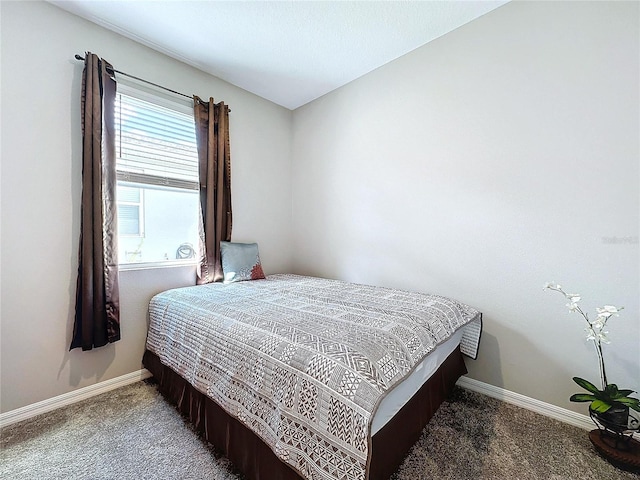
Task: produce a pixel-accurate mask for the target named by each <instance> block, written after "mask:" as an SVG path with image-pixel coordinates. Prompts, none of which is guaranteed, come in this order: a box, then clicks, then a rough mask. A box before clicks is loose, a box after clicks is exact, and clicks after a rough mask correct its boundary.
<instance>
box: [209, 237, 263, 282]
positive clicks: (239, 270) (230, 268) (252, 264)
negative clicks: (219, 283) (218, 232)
mask: <svg viewBox="0 0 640 480" xmlns="http://www.w3.org/2000/svg"><path fill="white" fill-rule="evenodd" d="M220 256H221V258H222V271H223V273H224V283H231V282H242V281H244V280H258V279H260V278H265V277H264V272H263V271H262V265H261V264H260V255H259V254H258V244H257V243H234V242H220Z"/></svg>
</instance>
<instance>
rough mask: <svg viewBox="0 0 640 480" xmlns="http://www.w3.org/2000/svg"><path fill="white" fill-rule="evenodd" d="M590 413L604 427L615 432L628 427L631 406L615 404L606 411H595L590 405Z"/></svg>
mask: <svg viewBox="0 0 640 480" xmlns="http://www.w3.org/2000/svg"><path fill="white" fill-rule="evenodd" d="M589 413H590V414H591V416H592V417H593V418H595V419H596V420H597V421H598V422H599V423H600V424H601V425H602V426H603V427H605V428H607V429H609V430H612V431H614V432H623V431H625V430H627V429H628V426H629V407H627V406H626V405H613V406H612V407H611V408H610V409H609V410H607V411H606V412H604V413H598V412H594V411H593V410H591V407H589Z"/></svg>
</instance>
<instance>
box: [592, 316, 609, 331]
mask: <svg viewBox="0 0 640 480" xmlns="http://www.w3.org/2000/svg"><path fill="white" fill-rule="evenodd" d="M605 323H607V319H606V317H601V316H600V315H598V318H596V319H595V320H594V321H593V323H592V324H591V327H592V328H594V329H597V330H602V327H604V324H605Z"/></svg>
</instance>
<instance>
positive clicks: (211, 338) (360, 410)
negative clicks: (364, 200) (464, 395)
mask: <svg viewBox="0 0 640 480" xmlns="http://www.w3.org/2000/svg"><path fill="white" fill-rule="evenodd" d="M149 312H150V326H149V334H148V337H147V349H149V350H151V351H152V352H154V353H155V354H156V355H158V356H159V357H160V360H161V361H162V363H163V364H165V365H167V366H169V367H170V368H172V369H173V370H174V371H176V372H177V373H179V374H180V375H181V376H182V377H184V378H185V379H186V380H187V381H188V382H189V383H191V384H192V385H193V386H194V387H195V388H197V389H198V390H200V391H201V392H203V393H205V394H206V395H208V396H209V397H211V398H212V399H214V400H215V401H216V402H217V403H218V404H220V405H221V406H223V407H224V408H225V409H226V410H227V411H228V412H229V413H230V414H231V415H233V416H235V417H236V418H238V419H239V420H240V421H242V422H243V423H244V424H245V425H247V426H248V427H249V428H250V429H251V430H253V431H254V432H255V433H256V434H257V435H258V436H260V437H261V438H262V439H263V440H264V441H265V442H266V443H267V444H268V445H270V446H271V448H272V449H273V451H274V452H275V453H276V455H277V456H278V457H279V458H280V459H282V460H283V461H284V462H286V463H288V464H289V465H291V466H292V467H293V468H294V469H296V470H297V471H298V472H299V473H300V474H301V475H302V476H303V477H305V478H308V479H338V478H339V479H347V480H364V479H366V478H367V465H368V460H369V459H368V456H369V455H368V452H369V448H370V434H369V431H370V423H371V419H372V416H373V414H374V413H375V410H376V408H377V406H378V404H379V402H380V401H381V399H382V398H383V397H384V395H385V394H386V392H388V391H389V390H390V389H391V388H392V387H393V386H394V385H395V384H396V383H398V382H400V381H401V380H402V379H403V378H404V377H405V376H406V375H408V374H409V373H410V372H411V371H412V369H413V368H414V367H415V366H416V365H417V364H418V363H419V362H420V361H421V360H422V359H423V358H424V357H425V355H427V354H428V353H429V352H430V351H432V350H433V349H434V348H435V347H436V346H437V345H438V344H440V343H442V342H443V341H444V340H446V339H447V338H448V337H449V336H450V335H451V334H453V333H454V332H455V331H456V330H457V329H459V328H462V327H463V326H465V325H468V324H474V323H475V324H479V322H480V313H479V312H477V311H476V310H474V309H473V308H471V307H469V306H466V305H464V304H461V303H458V302H456V301H455V300H451V299H448V298H444V297H440V296H434V295H426V294H421V293H410V292H406V291H402V290H394V289H389V288H380V287H372V286H366V285H358V284H352V283H345V282H341V281H336V280H326V279H320V278H313V277H302V276H296V275H271V276H269V277H267V278H266V279H265V280H255V281H250V282H239V283H231V284H227V285H224V284H208V285H200V286H196V287H187V288H180V289H176V290H170V291H167V292H164V293H161V294H159V295H156V296H155V297H154V298H153V299H152V300H151V303H150V306H149ZM469 332H470V335H471V336H472V337H474V338H470V339H469V340H468V341H467V343H468V344H470V345H475V346H476V347H477V341H478V338H479V333H480V331H479V328H472V329H469ZM475 337H478V338H475ZM463 343H464V342H463ZM467 353H470V354H471V355H472V356H475V352H467Z"/></svg>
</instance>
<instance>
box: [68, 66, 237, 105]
mask: <svg viewBox="0 0 640 480" xmlns="http://www.w3.org/2000/svg"><path fill="white" fill-rule="evenodd" d="M76 60H82V61H83V62H84V57H83V56H82V55H78V54H77V53H76ZM113 72H114V73H119V74H120V75H124V76H125V77H129V78H133V79H135V80H138V81H139V82H143V83H147V84H149V85H153V86H154V87H157V88H161V89H163V90H166V91H167V92H171V93H174V94H176V95H181V96H183V97H186V98H188V99H189V100H193V99H194V98H193V95H187V94H185V93H180V92H176V91H175V90H171V89H170V88H167V87H163V86H162V85H158V84H157V83H153V82H150V81H149V80H145V79H143V78H139V77H135V76H133V75H131V74H129V73H125V72H121V71H120V70H116V69H115V68H114V69H113ZM229 112H231V109H229Z"/></svg>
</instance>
